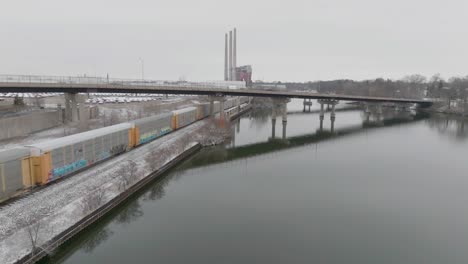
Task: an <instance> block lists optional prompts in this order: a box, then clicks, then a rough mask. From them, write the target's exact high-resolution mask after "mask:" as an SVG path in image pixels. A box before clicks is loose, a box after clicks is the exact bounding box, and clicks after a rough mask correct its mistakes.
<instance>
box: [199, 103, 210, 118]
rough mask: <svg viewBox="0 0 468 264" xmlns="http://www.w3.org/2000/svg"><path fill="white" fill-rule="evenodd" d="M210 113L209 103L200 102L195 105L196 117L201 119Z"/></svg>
mask: <svg viewBox="0 0 468 264" xmlns="http://www.w3.org/2000/svg"><path fill="white" fill-rule="evenodd" d="M209 115H210V103H200V104H198V105H197V119H198V120H201V119H203V118H205V117H207V116H209Z"/></svg>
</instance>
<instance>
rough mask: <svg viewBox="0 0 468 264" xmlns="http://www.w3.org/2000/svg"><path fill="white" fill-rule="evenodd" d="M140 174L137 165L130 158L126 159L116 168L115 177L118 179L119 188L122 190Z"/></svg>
mask: <svg viewBox="0 0 468 264" xmlns="http://www.w3.org/2000/svg"><path fill="white" fill-rule="evenodd" d="M139 175H140V171H139V169H138V165H137V164H136V162H134V161H132V160H127V162H125V163H124V164H122V166H120V168H119V169H118V170H117V175H116V176H117V178H118V179H119V190H120V191H123V190H125V189H127V188H128V187H129V186H130V185H131V184H132V183H134V182H135V180H137V178H138V176H139Z"/></svg>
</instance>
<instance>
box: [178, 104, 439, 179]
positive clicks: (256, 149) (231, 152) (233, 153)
mask: <svg viewBox="0 0 468 264" xmlns="http://www.w3.org/2000/svg"><path fill="white" fill-rule="evenodd" d="M428 118H430V114H428V113H424V112H418V113H416V114H415V115H408V116H403V117H401V116H400V117H398V116H397V117H394V118H390V119H383V120H378V121H375V120H373V121H366V120H365V121H363V122H362V124H360V125H355V126H349V127H346V128H341V129H335V131H333V132H331V131H330V130H320V129H319V130H317V131H316V132H315V133H312V134H305V135H300V136H293V137H288V138H286V139H281V138H275V139H271V138H269V139H268V141H266V142H260V143H254V144H249V145H243V146H239V147H232V148H228V147H226V146H216V147H211V148H207V149H205V150H203V151H202V152H200V153H198V154H196V155H195V156H193V157H192V158H190V159H188V160H186V161H185V162H184V163H182V164H181V165H179V166H178V167H177V170H178V171H180V170H186V169H191V168H197V167H203V166H208V165H212V164H217V163H223V162H227V161H233V160H238V159H244V158H249V157H253V156H258V155H264V154H269V153H273V152H277V151H282V150H286V149H291V148H296V147H301V146H306V145H309V144H316V143H319V142H324V141H327V140H333V139H337V138H343V137H346V136H351V135H355V134H359V133H363V132H368V131H371V130H376V129H380V128H383V127H391V126H398V125H404V124H409V123H414V122H418V121H421V120H424V119H428Z"/></svg>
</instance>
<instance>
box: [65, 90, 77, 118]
mask: <svg viewBox="0 0 468 264" xmlns="http://www.w3.org/2000/svg"><path fill="white" fill-rule="evenodd" d="M65 119H66V122H75V121H77V111H76V94H72V93H65Z"/></svg>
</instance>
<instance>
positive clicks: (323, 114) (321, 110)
mask: <svg viewBox="0 0 468 264" xmlns="http://www.w3.org/2000/svg"><path fill="white" fill-rule="evenodd" d="M319 103H320V131H322V130H323V118H324V117H325V111H324V109H323V108H324V106H323V102H319Z"/></svg>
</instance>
